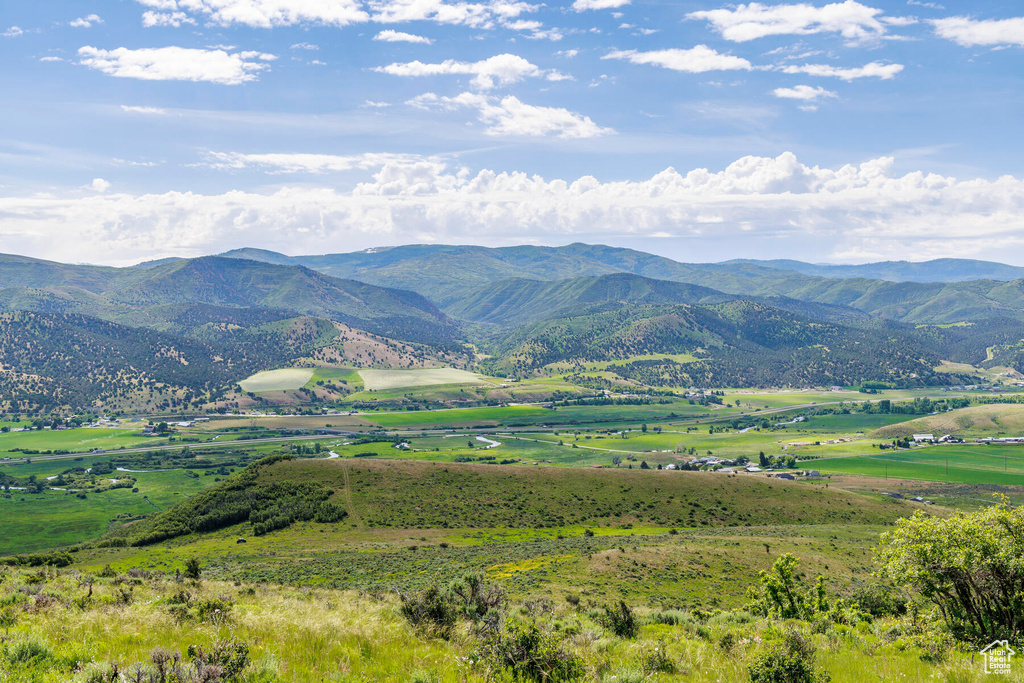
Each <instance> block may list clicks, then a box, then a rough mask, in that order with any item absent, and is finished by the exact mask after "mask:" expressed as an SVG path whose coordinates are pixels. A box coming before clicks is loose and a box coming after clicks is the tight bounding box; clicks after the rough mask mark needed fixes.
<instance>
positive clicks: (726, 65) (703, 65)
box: [601, 45, 753, 74]
mask: <svg viewBox="0 0 1024 683" xmlns="http://www.w3.org/2000/svg"><path fill="white" fill-rule="evenodd" d="M601 59H625V60H628V61H630V62H632V63H633V64H654V65H656V66H660V67H664V68H666V69H672V70H673V71H686V72H689V73H694V74H699V73H705V72H707V71H736V70H745V71H749V70H751V69H752V68H753V66H752V65H751V64H750V62H748V61H747V60H746V59H743V58H742V57H734V56H733V55H723V54H721V53H720V52H716V51H715V50H713V49H711V48H709V47H708V46H707V45H698V46H696V47H694V48H690V49H688V50H683V49H669V50H654V51H651V52H637V51H636V50H620V51H617V52H612V53H609V54H607V55H605V56H604V57H602V58H601Z"/></svg>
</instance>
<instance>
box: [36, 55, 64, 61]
mask: <svg viewBox="0 0 1024 683" xmlns="http://www.w3.org/2000/svg"><path fill="white" fill-rule="evenodd" d="M39 61H40V62H63V61H64V59H63V58H62V57H56V56H54V55H49V56H46V57H40V58H39Z"/></svg>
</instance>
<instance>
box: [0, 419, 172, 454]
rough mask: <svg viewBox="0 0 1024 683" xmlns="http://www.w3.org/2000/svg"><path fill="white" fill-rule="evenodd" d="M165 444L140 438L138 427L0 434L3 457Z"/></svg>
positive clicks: (164, 441)
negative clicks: (24, 451) (13, 451)
mask: <svg viewBox="0 0 1024 683" xmlns="http://www.w3.org/2000/svg"><path fill="white" fill-rule="evenodd" d="M163 443H166V439H156V438H153V437H145V436H142V425H141V424H140V425H139V426H138V427H132V428H118V429H102V428H92V427H82V428H79V429H63V430H58V431H53V430H49V429H42V430H33V431H26V432H7V433H5V434H0V453H2V454H6V453H8V452H10V451H11V449H15V448H23V449H27V450H33V451H49V450H54V451H57V450H62V451H69V452H85V451H89V450H92V449H94V448H101V449H103V450H108V451H109V450H113V449H115V448H130V447H132V446H143V445H145V446H155V445H159V444H163Z"/></svg>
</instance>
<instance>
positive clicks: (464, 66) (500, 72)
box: [374, 53, 566, 90]
mask: <svg viewBox="0 0 1024 683" xmlns="http://www.w3.org/2000/svg"><path fill="white" fill-rule="evenodd" d="M374 71H377V72H378V73H386V74H391V75H392V76H407V77H420V76H442V75H450V74H461V75H472V76H473V86H474V87H476V88H480V89H481V90H489V89H491V88H495V87H497V86H499V85H508V84H510V83H518V82H519V81H521V80H523V79H524V78H547V79H548V80H550V81H559V80H565V78H566V77H565V76H564V75H563V74H560V73H559V72H557V71H545V70H543V69H541V68H539V67H538V66H536V65H535V64H533V63H531V62H530V61H528V60H526V59H524V58H522V57H520V56H519V55H513V54H508V53H506V54H502V55H495V56H494V57H490V58H488V59H484V60H481V61H479V62H459V61H456V60H454V59H448V60H445V61H443V62H440V63H438V64H424V63H423V62H420V61H415V62H405V63H395V64H388V65H387V66H379V67H377V68H375V69H374Z"/></svg>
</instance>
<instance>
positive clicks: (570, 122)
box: [406, 92, 615, 139]
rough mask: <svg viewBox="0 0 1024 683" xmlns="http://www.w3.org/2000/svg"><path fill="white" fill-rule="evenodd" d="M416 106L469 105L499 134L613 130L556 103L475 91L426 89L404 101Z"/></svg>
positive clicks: (587, 134)
mask: <svg viewBox="0 0 1024 683" xmlns="http://www.w3.org/2000/svg"><path fill="white" fill-rule="evenodd" d="M406 104H408V105H409V106H412V107H417V108H419V109H440V110H445V111H454V110H457V109H463V108H470V109H475V110H476V111H477V115H478V118H479V120H480V121H481V123H484V124H485V125H486V126H487V128H486V130H485V132H486V133H487V134H488V135H493V136H500V137H545V136H548V135H555V136H556V137H559V138H563V139H582V138H596V137H600V136H602V135H608V134H610V133H614V132H615V131H613V130H612V129H611V128H602V127H601V126H598V125H597V124H596V123H594V122H593V121H592V120H591V118H590V117H589V116H582V115H580V114H577V113H575V112H572V111H569V110H568V109H562V108H559V107H538V106H534V105H530V104H526V103H524V102H522V101H520V100H519V98H517V97H512V96H508V97H505V98H503V99H501V100H499V99H498V98H494V97H488V96H486V95H481V94H478V93H469V92H464V93H462V94H461V95H457V96H455V97H441V96H438V95H435V94H434V93H426V94H423V95H419V96H417V97H414V98H413V99H411V100H409V101H408V102H406Z"/></svg>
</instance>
